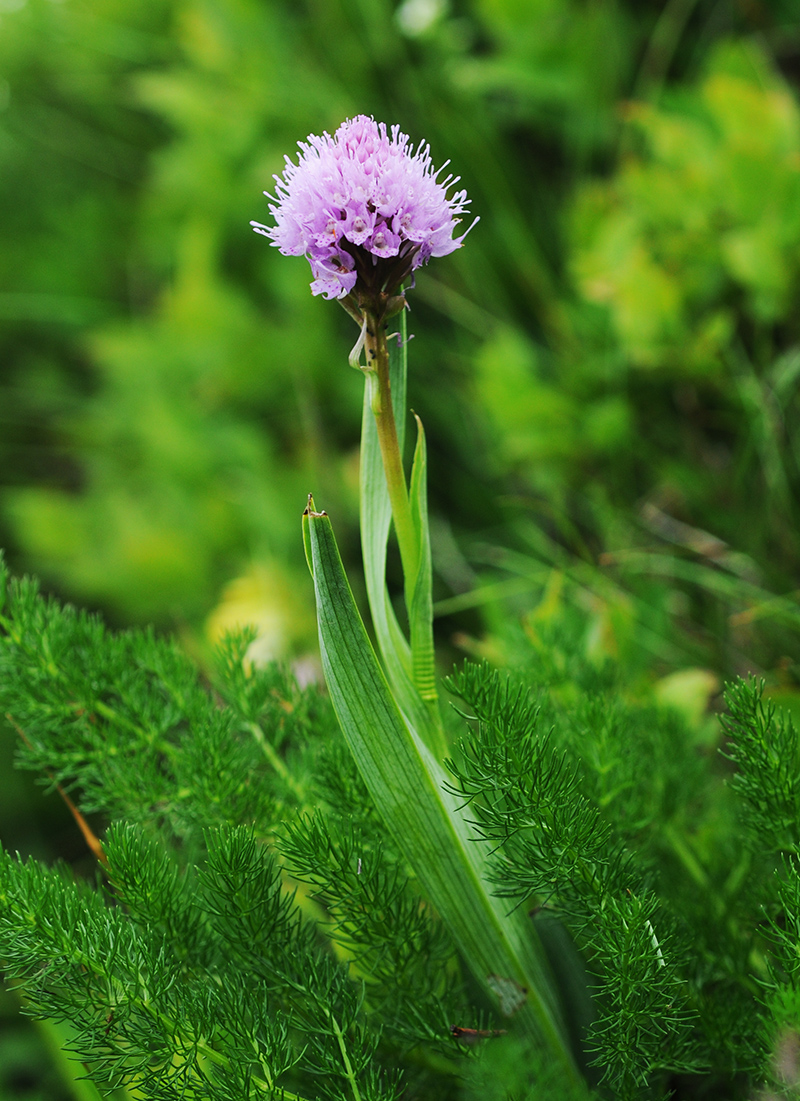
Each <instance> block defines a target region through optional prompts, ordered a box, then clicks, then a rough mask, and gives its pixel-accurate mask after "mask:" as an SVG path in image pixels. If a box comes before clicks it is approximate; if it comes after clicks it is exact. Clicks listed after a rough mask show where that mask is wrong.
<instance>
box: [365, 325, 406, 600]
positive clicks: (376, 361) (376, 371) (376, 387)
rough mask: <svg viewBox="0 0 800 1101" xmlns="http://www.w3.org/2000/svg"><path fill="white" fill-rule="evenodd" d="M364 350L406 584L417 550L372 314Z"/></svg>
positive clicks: (383, 347)
mask: <svg viewBox="0 0 800 1101" xmlns="http://www.w3.org/2000/svg"><path fill="white" fill-rule="evenodd" d="M364 346H365V348H366V355H367V366H366V369H365V371H364V373H365V375H366V379H367V386H368V387H369V399H370V406H371V408H372V412H373V414H374V416H375V427H376V428H377V431H378V443H379V444H380V449H381V457H382V459H383V469H384V473H385V474H386V485H387V488H388V490H389V500H390V502H391V505H392V519H393V520H394V530H395V533H396V535H397V542H398V544H399V547H400V559H401V561H402V563H403V574H404V576H405V579H406V583H407V584H408V583H409V582H410V581H411V579H412V578H414V577H415V576H416V573H417V569H418V567H419V547H418V545H417V538H416V535H415V532H414V522H413V519H412V517H411V504H410V502H409V499H408V487H407V485H406V476H405V473H404V471H403V459H402V456H401V454H400V444H399V442H398V439H397V427H396V425H395V420H394V412H393V409H392V392H391V387H390V385H389V348H388V346H387V343H386V322H385V321H383V320H379V319H378V318H377V317H376V316H375V315H374V314H369V315H367V324H366V333H365V341H364Z"/></svg>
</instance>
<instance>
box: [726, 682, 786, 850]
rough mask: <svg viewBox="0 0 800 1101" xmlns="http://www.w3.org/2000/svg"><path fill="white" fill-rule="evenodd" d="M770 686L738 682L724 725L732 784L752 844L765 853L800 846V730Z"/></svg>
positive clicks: (730, 694)
mask: <svg viewBox="0 0 800 1101" xmlns="http://www.w3.org/2000/svg"><path fill="white" fill-rule="evenodd" d="M763 693H764V684H763V681H762V682H757V681H750V682H747V681H743V680H740V681H737V682H736V683H734V684H733V685H731V687H730V688H729V690H728V693H727V695H726V697H725V698H726V702H727V705H728V710H729V712H730V714H729V715H728V716H726V717H725V718H724V719H723V725H724V727H725V730H726V731H727V733H728V736H729V738H730V744H729V746H728V748H727V755H728V756H729V757H730V759H731V761H733V763H734V764H735V765H736V767H737V772H736V775H735V777H734V778H733V781H732V784H733V787H734V789H735V790H736V792H737V794H738V795H739V796H740V799H741V803H742V814H743V818H744V821H745V824H746V826H747V829H748V831H749V833H750V837H751V845H752V846H753V848H754V849H755V851H756V852H758V853H759V854H762V855H767V854H771V853H786V854H789V853H795V854H796V853H797V852H798V849H800V733H798V730H797V728H796V727H795V724H794V721H793V720H792V716H791V714H790V713H787V712H784V713H783V714H779V713H778V712H777V711H776V708H775V705H774V704H773V703H770V702H768V701H765V700H764V698H763Z"/></svg>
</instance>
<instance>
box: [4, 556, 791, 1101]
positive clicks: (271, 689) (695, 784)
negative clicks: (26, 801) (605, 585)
mask: <svg viewBox="0 0 800 1101" xmlns="http://www.w3.org/2000/svg"><path fill="white" fill-rule="evenodd" d="M3 578H4V591H5V601H4V605H3V609H2V621H1V622H2V635H1V636H0V672H2V679H0V696H1V697H2V700H1V701H0V702H2V706H3V709H4V710H7V711H8V713H9V715H10V716H12V718H13V721H14V722H15V723H16V724H17V725H18V726H19V728H20V730H21V731H23V732H24V735H25V739H26V742H27V743H29V744H23V746H22V747H21V754H22V759H23V763H24V764H25V765H26V766H27V767H35V768H37V769H39V770H41V771H43V772H44V773H46V774H48V775H49V777H50V780H49V782H50V783H54V782H56V783H59V784H61V785H62V786H64V787H69V788H70V790H71V791H72V794H73V798H74V799H75V800H76V802H77V804H78V806H79V807H80V809H81V811H82V812H86V811H88V810H93V811H96V812H101V813H103V814H104V815H105V816H107V817H108V818H109V819H111V822H112V824H111V825H110V827H109V828H108V829H107V830H106V831H105V834H104V836H103V837H102V846H103V852H104V857H105V859H106V861H107V866H106V867H103V868H101V869H100V872H101V873H102V875H101V877H100V878H99V879H98V881H97V882H96V883H94V884H86V883H81V882H79V881H76V880H75V879H74V878H73V876H72V875H70V874H68V873H67V872H66V870H47V869H45V868H44V867H43V866H42V865H41V864H39V863H37V862H36V861H27V862H24V861H21V860H16V859H12V858H11V857H10V856H8V855H5V854H4V855H3V856H2V861H1V862H0V959H2V961H3V966H4V968H5V970H6V971H7V973H8V974H9V976H12V977H13V978H14V980H15V981H16V982H17V983H18V984H19V987H20V990H21V991H22V993H23V996H24V999H25V1006H26V1008H27V1010H28V1011H29V1012H31V1013H33V1014H34V1015H37V1016H41V1017H43V1018H46V1019H49V1020H52V1021H55V1022H59V1021H64V1022H67V1023H68V1025H69V1028H70V1030H71V1031H70V1040H69V1043H70V1050H72V1051H73V1052H74V1053H75V1054H76V1055H77V1056H78V1057H80V1058H81V1059H83V1060H84V1062H85V1064H86V1067H87V1070H88V1073H89V1074H90V1076H91V1078H92V1079H93V1080H94V1081H96V1082H98V1083H100V1084H101V1085H104V1086H108V1087H112V1086H116V1087H120V1086H121V1084H122V1083H126V1084H127V1086H128V1087H129V1088H132V1089H134V1090H139V1091H140V1092H141V1093H142V1095H143V1096H146V1097H147V1098H154V1099H156V1101H160V1099H164V1101H167V1099H170V1101H172V1099H175V1098H178V1097H186V1098H192V1097H196V1098H200V1097H203V1098H212V1099H217V1098H219V1099H220V1101H233V1099H234V1098H236V1099H238V1101H241V1099H242V1098H247V1097H259V1096H269V1095H270V1090H272V1089H273V1087H274V1089H277V1090H280V1089H284V1090H285V1091H286V1097H287V1098H290V1099H291V1097H292V1096H296V1097H299V1098H301V1099H307V1101H312V1099H314V1098H318V1097H319V1098H325V1099H328V1098H331V1099H334V1098H336V1099H338V1098H347V1099H348V1101H356V1098H357V1097H359V1098H361V1099H362V1101H371V1099H374V1101H378V1099H383V1098H386V1099H388V1098H395V1097H399V1096H401V1095H402V1096H404V1097H407V1098H415V1099H417V1098H418V1099H420V1101H428V1099H431V1101H433V1098H436V1099H437V1101H438V1099H440V1098H441V1099H452V1101H456V1099H457V1098H459V1097H460V1098H463V1099H465V1101H471V1099H472V1098H473V1097H477V1096H485V1097H486V1098H489V1099H491V1101H494V1099H495V1098H497V1101H511V1099H515V1101H521V1099H523V1098H529V1099H531V1101H532V1099H533V1098H536V1099H537V1101H540V1099H541V1098H549V1097H552V1098H553V1099H554V1101H555V1099H556V1098H559V1097H567V1096H568V1087H566V1086H565V1085H564V1083H563V1082H561V1081H560V1079H559V1077H558V1075H557V1074H556V1073H555V1071H554V1070H553V1068H552V1067H549V1066H547V1065H544V1064H542V1062H541V1058H540V1057H539V1056H537V1054H536V1053H535V1052H531V1051H529V1050H527V1049H525V1048H524V1047H520V1044H519V1040H518V1037H515V1035H514V1029H513V1019H511V1020H506V1021H503V1022H502V1023H498V1022H497V1021H496V1020H492V1019H491V1018H490V1017H489V1016H488V1014H487V1011H486V1008H487V1007H486V1005H485V1003H484V1002H483V1000H482V997H481V996H480V995H479V994H477V992H476V991H475V990H473V989H472V988H471V987H470V986H469V983H468V982H465V980H464V977H463V974H462V968H461V965H460V961H459V959H458V950H457V945H454V944H453V943H452V942H451V940H450V939H449V937H448V935H447V934H446V932H445V930H444V928H443V927H442V925H441V923H440V922H439V920H438V918H437V917H436V915H435V913H433V912H432V910H431V907H430V906H429V905H428V904H427V903H426V902H425V900H424V899H421V898H420V897H419V891H418V888H417V885H416V881H415V880H414V879H413V878H411V877H410V876H409V872H408V869H407V868H406V866H405V864H404V861H403V859H402V856H401V855H400V850H399V847H398V846H397V844H396V842H395V839H394V838H392V837H391V836H388V835H387V833H386V831H385V829H384V827H383V825H382V822H381V817H380V808H377V807H374V806H372V805H371V803H370V799H369V796H368V794H367V792H366V790H365V789H364V786H363V784H362V782H361V780H360V778H359V776H358V774H357V773H356V772H355V770H354V767H353V764H352V761H351V760H350V758H349V757H348V755H347V753H346V750H345V747H344V746H343V743H342V741H341V739H340V737H339V734H338V732H337V731H336V729H335V726H334V724H333V720H332V716H331V712H330V708H329V705H328V703H327V701H326V699H325V697H324V696H322V695H321V694H320V693H319V691H318V690H317V689H314V688H311V689H307V690H304V691H300V690H298V688H297V687H296V685H295V684H294V683H293V681H292V679H291V677H290V676H289V675H288V674H287V673H286V672H285V671H282V670H281V669H279V668H278V667H269V668H267V669H263V670H256V669H253V668H251V667H250V666H249V665H248V663H247V662H246V660H245V655H246V653H247V647H248V645H249V643H250V641H251V636H250V635H248V634H244V635H239V636H234V637H232V638H230V639H229V640H228V641H227V642H226V643H225V645H224V646H223V647H222V648H221V649H220V651H219V653H218V660H217V663H216V673H215V674H214V677H215V687H214V688H213V689H211V688H209V686H207V685H206V684H205V683H204V682H203V680H202V678H201V677H200V676H199V675H198V674H197V672H196V670H195V669H194V667H193V666H192V663H191V662H190V661H189V660H188V659H187V658H186V657H185V656H184V655H183V654H182V653H181V651H180V650H178V649H177V648H176V647H175V646H174V645H173V644H172V643H169V642H166V641H164V640H161V639H158V638H157V637H156V636H155V635H153V634H152V633H148V632H141V631H132V632H123V633H119V634H117V633H114V632H111V631H109V630H108V629H106V628H105V627H104V626H103V625H102V623H101V622H100V621H99V620H97V619H96V618H93V617H91V616H87V615H85V614H84V613H79V612H76V611H75V610H74V609H71V608H61V607H60V606H59V605H58V604H57V603H55V602H54V601H51V600H46V599H44V598H42V597H41V596H39V595H38V594H37V592H36V588H35V586H34V585H33V584H32V583H30V582H21V583H19V582H12V581H9V580H8V578H7V576H6V575H5V574H3ZM531 638H532V639H533V642H532V643H530V642H529V643H527V644H524V643H523V641H522V640H521V639H518V640H517V642H516V650H515V656H516V669H515V670H514V671H513V672H512V673H511V674H508V673H506V674H502V673H499V672H497V671H494V670H490V669H489V668H488V667H485V666H481V667H479V666H473V665H467V666H466V667H465V669H464V670H463V671H462V672H461V673H459V674H456V675H455V676H454V677H453V678H452V680H451V682H450V688H451V690H452V691H453V692H454V693H455V694H456V695H457V696H458V697H459V698H460V700H461V703H460V704H459V709H460V711H461V712H462V714H463V715H464V716H465V717H466V719H467V723H468V733H467V735H466V736H465V737H464V738H463V739H462V741H461V742H460V744H459V746H458V748H457V750H456V751H455V752H454V756H453V761H452V773H453V786H454V788H455V790H456V791H457V793H458V794H459V795H460V796H461V797H462V799H463V801H464V806H465V813H466V814H467V815H468V816H469V817H471V818H472V819H473V820H474V821H475V822H476V823H477V825H478V828H479V830H480V832H481V833H482V834H483V835H484V836H485V837H486V838H488V839H489V841H490V842H491V844H492V846H493V850H494V852H493V856H492V865H491V866H492V874H493V877H494V883H495V887H496V891H497V893H498V894H499V895H500V896H501V897H503V898H506V899H507V900H508V903H509V906H525V907H526V908H527V909H529V910H530V911H531V921H532V927H535V928H536V929H537V930H538V931H539V932H540V935H541V937H542V939H543V942H544V943H545V945H546V948H547V951H548V953H549V956H550V959H551V962H552V967H553V970H554V971H555V972H556V974H557V975H558V980H559V983H560V984H561V989H562V991H563V993H564V1000H565V1004H566V1005H567V1006H568V1012H569V1014H570V1018H571V1020H572V1022H573V1036H574V1037H575V1041H576V1043H578V1044H579V1045H580V1047H581V1049H582V1051H583V1058H584V1061H585V1065H586V1068H587V1075H588V1076H589V1078H590V1079H591V1080H592V1081H594V1082H596V1083H597V1090H598V1094H597V1096H599V1097H603V1098H608V1099H609V1101H613V1099H618V1101H634V1099H635V1101H639V1099H641V1101H645V1099H647V1098H659V1099H660V1098H661V1097H663V1096H666V1094H668V1093H669V1091H670V1090H672V1091H677V1093H676V1096H677V1097H683V1096H690V1095H691V1091H692V1090H695V1091H696V1090H698V1089H703V1090H705V1095H706V1096H708V1097H710V1098H720V1099H721V1098H725V1099H733V1098H736V1099H738V1098H742V1099H744V1098H746V1097H748V1096H750V1095H751V1094H752V1091H753V1089H755V1088H756V1087H757V1086H758V1085H759V1083H762V1082H768V1081H772V1082H774V1084H775V1086H776V1088H777V1087H780V1088H784V1087H786V1088H788V1086H786V1082H787V1074H789V1071H788V1070H787V1066H788V1065H789V1062H790V1059H789V1055H790V1054H791V1051H792V1050H794V1048H793V1045H796V1042H797V1040H796V1038H797V1036H798V1035H800V1008H798V1007H800V995H799V994H798V990H799V989H800V985H798V974H797V970H798V969H797V952H796V945H797V939H798V936H800V925H799V924H798V923H799V922H800V916H799V915H800V901H798V900H799V898H800V894H799V892H800V886H798V884H800V876H798V871H797V868H796V856H797V823H796V821H795V815H794V812H793V808H794V806H795V805H796V794H795V787H796V782H795V780H796V777H795V771H796V770H795V769H794V768H793V762H794V761H795V759H796V756H797V744H796V742H797V735H796V730H795V727H794V726H793V725H792V722H791V721H790V719H789V718H788V717H787V716H786V715H784V714H780V713H779V711H778V710H777V709H775V708H773V707H772V706H771V705H770V704H769V703H767V702H765V700H764V698H763V693H762V689H761V687H760V685H759V684H757V683H756V682H752V681H751V682H746V681H740V682H738V683H737V684H736V685H734V686H733V688H732V689H731V693H730V697H729V699H730V712H729V715H728V716H727V718H726V720H725V722H726V741H725V742H724V751H725V754H726V756H727V758H728V759H729V762H730V763H731V764H733V765H734V766H735V771H734V772H733V773H732V774H731V775H730V780H731V782H730V783H727V784H726V783H725V782H724V781H725V779H726V773H725V769H724V768H723V767H721V766H722V765H724V760H723V759H722V758H721V757H720V756H719V755H718V754H715V753H713V752H709V750H708V748H707V741H705V740H700V741H698V738H697V734H696V732H694V733H693V732H692V730H691V729H690V728H689V727H688V726H687V725H686V723H685V721H684V720H683V719H681V718H680V717H679V715H678V714H677V713H676V712H674V711H670V710H668V709H664V708H663V707H659V706H656V705H655V704H654V703H653V702H652V701H647V700H645V701H642V702H639V701H637V700H636V698H635V695H634V694H633V693H632V692H631V691H630V688H629V687H626V685H625V684H624V682H623V681H622V680H621V676H620V671H619V669H615V668H614V667H612V666H610V665H605V666H602V667H598V666H596V665H592V664H591V663H587V662H586V660H585V658H584V657H583V656H582V651H581V647H580V645H579V639H578V638H577V636H576V635H575V633H574V631H573V630H572V628H571V627H570V626H569V624H568V623H565V624H562V625H561V626H558V625H557V624H553V625H552V626H551V627H550V628H545V626H543V625H540V628H539V631H538V632H537V634H536V636H535V638H534V636H533V635H532V636H531ZM706 737H707V736H706V735H704V739H705V738H706ZM98 828H99V827H98ZM308 892H310V893H308ZM452 1025H457V1026H458V1027H459V1028H461V1029H465V1028H466V1029H470V1028H478V1029H481V1028H484V1029H487V1030H488V1034H487V1037H486V1038H485V1039H479V1040H478V1041H477V1043H476V1044H475V1045H474V1047H471V1046H470V1045H468V1044H465V1043H464V1042H463V1040H462V1041H460V1042H456V1041H455V1040H454V1039H453V1037H452V1036H451V1035H450V1028H451V1026H452ZM498 1028H500V1029H501V1030H502V1029H506V1030H507V1034H504V1033H503V1032H502V1031H501V1032H500V1033H499V1034H497V1035H493V1034H492V1030H496V1029H498ZM787 1053H788V1054H787ZM683 1084H686V1085H685V1088H684V1085H683ZM686 1090H688V1091H689V1093H686V1092H685V1091H686ZM403 1091H405V1092H403ZM276 1096H277V1094H276Z"/></svg>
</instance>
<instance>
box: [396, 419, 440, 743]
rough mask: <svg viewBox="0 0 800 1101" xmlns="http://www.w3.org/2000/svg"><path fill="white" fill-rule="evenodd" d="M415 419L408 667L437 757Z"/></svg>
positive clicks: (422, 484) (424, 469) (423, 493)
mask: <svg viewBox="0 0 800 1101" xmlns="http://www.w3.org/2000/svg"><path fill="white" fill-rule="evenodd" d="M414 419H415V420H416V422H417V446H416V448H415V451H414V464H413V466H412V468H411V485H410V487H409V500H410V504H411V519H412V521H413V523H414V534H415V536H416V539H417V548H418V553H417V572H416V574H415V576H414V577H413V578H408V579H407V580H406V607H407V608H408V621H409V627H410V632H411V670H412V677H413V681H414V687H415V688H416V690H417V691H418V692H419V694H420V696H421V697H422V699H423V701H424V703H425V705H426V707H427V709H428V715H429V727H430V729H431V735H432V736H431V737H430V738H429V739H426V740H427V744H428V747H429V748H430V749H432V750H433V752H434V753H435V754H436V755H437V756H438V757H439V758H440V759H442V758H444V756H445V755H446V753H447V740H446V738H445V734H444V728H443V726H442V717H441V712H440V711H439V693H438V691H437V688H436V658H435V654H434V648H433V593H432V588H433V570H432V567H431V537H430V529H429V526H428V461H427V449H426V446H425V429H424V428H423V427H422V421H421V420H420V419H419V417H418V416H417V415H416V413H415V414H414Z"/></svg>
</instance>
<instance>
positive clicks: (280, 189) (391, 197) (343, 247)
mask: <svg viewBox="0 0 800 1101" xmlns="http://www.w3.org/2000/svg"><path fill="white" fill-rule="evenodd" d="M298 145H299V147H300V150H301V152H300V156H299V158H298V163H297V164H295V163H294V162H293V161H292V160H290V158H289V157H287V158H286V168H285V170H284V172H283V175H282V176H275V181H276V187H275V195H274V196H273V195H270V194H269V193H268V192H265V194H266V195H267V198H269V199H271V200H272V201H271V202H270V206H269V209H270V211H271V213H272V215H273V217H274V219H275V225H274V226H265V225H261V223H259V222H251V225H252V226H253V228H254V229H255V230H256V232H257V233H263V234H264V236H265V237H269V238H270V239H271V241H272V243H273V244H274V245H276V246H277V247H278V248H279V249H280V250H281V252H282V253H283V254H284V255H285V256H301V255H304V256H306V257H307V258H308V261H309V263H310V264H311V271H312V274H313V276H314V280H313V282H312V284H311V290H312V291H313V293H314V294H322V295H324V296H325V297H326V298H345V297H347V296H348V295H351V293H352V295H353V298H354V300H355V301H356V302H357V303H358V304H359V305H370V304H373V303H374V302H375V301H376V300H377V298H378V297H381V296H382V297H383V298H384V300H385V299H386V298H387V297H388V296H390V295H392V294H393V293H394V292H395V291H396V290H397V288H398V287H399V286H400V285H401V283H403V282H404V280H405V279H407V278H408V276H409V275H410V274H411V272H412V271H413V270H414V269H415V268H418V267H419V266H420V265H421V264H425V263H427V261H428V260H429V259H430V257H431V256H446V255H447V254H448V253H450V252H453V251H454V250H455V249H457V248H460V246H461V243H462V241H463V240H464V237H465V236H466V233H464V234H462V235H461V237H455V238H454V237H453V232H454V230H455V227H456V226H457V225H458V224H459V222H460V218H459V217H458V215H460V214H463V213H464V211H465V210H466V209H467V206H468V204H469V199H468V198H467V193H466V191H457V192H455V193H453V194H452V195H450V196H449V197H448V194H447V192H448V191H449V190H450V189H451V188H452V187H453V186H454V185H455V184H456V183H457V182H458V179H459V178H458V177H453V176H448V177H447V178H446V179H444V180H440V179H439V176H440V175H441V172H442V171H443V169H444V168H446V167H447V165H446V164H444V165H442V167H441V168H440V169H438V170H437V171H434V169H433V165H432V163H431V157H430V148H429V146H428V145H427V144H420V145H418V146H417V149H416V151H414V149H413V148H412V146H411V145H410V144H409V138H408V135H407V134H402V133H401V132H400V128H399V127H398V126H393V127H392V129H391V135H390V134H389V133H388V132H387V129H386V125H385V124H384V123H382V122H381V123H376V122H375V120H374V119H372V118H368V117H367V116H366V115H358V116H357V117H356V118H353V119H347V120H346V121H345V122H343V123H342V125H341V126H340V127H339V129H338V130H337V131H336V133H335V134H334V136H333V137H331V136H330V135H329V134H327V133H324V134H323V135H322V136H321V137H317V136H316V135H313V134H312V135H310V136H309V138H308V141H307V142H298ZM475 221H477V219H475ZM473 224H474V222H473ZM471 228H472V226H470V229H471ZM467 232H468V231H467Z"/></svg>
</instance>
